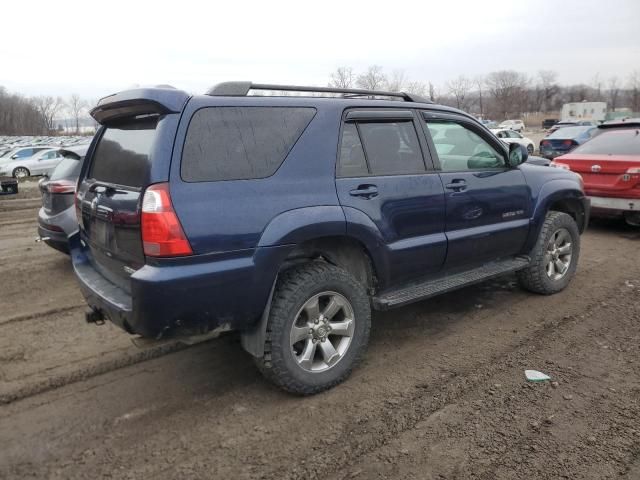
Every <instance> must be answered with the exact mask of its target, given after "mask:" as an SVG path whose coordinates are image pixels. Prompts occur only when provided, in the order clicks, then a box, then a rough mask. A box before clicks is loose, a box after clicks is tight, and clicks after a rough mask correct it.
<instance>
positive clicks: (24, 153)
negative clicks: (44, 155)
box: [17, 148, 35, 158]
mask: <svg viewBox="0 0 640 480" xmlns="http://www.w3.org/2000/svg"><path fill="white" fill-rule="evenodd" d="M34 153H35V152H34V151H33V148H23V149H22V150H20V151H18V152H17V155H18V158H27V157H30V156H31V155H33V154H34Z"/></svg>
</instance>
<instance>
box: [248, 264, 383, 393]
mask: <svg viewBox="0 0 640 480" xmlns="http://www.w3.org/2000/svg"><path fill="white" fill-rule="evenodd" d="M350 317H352V318H350ZM370 328H371V307H370V303H369V297H368V295H367V292H366V290H365V287H364V285H362V284H361V283H359V282H358V281H357V280H356V279H355V278H354V277H353V276H352V275H351V274H349V273H348V272H346V271H345V270H343V269H341V268H338V267H336V266H333V265H329V264H327V263H324V262H319V261H317V262H311V263H307V264H304V265H300V266H296V267H293V268H291V269H290V270H287V271H285V272H284V273H282V274H281V275H280V278H279V279H278V283H277V285H276V289H275V291H274V295H273V300H272V302H271V310H270V312H269V319H268V322H267V332H266V341H265V355H264V357H263V358H257V359H256V363H257V365H258V368H259V369H260V371H261V372H262V374H263V375H264V376H265V377H266V378H267V379H268V380H269V381H271V382H273V383H274V384H276V385H277V386H278V387H280V388H282V389H284V390H286V391H288V392H291V393H295V394H298V395H311V394H314V393H318V392H321V391H323V390H327V389H329V388H331V387H333V386H335V385H337V384H339V383H340V382H342V381H343V380H345V379H346V378H347V377H348V376H349V374H350V373H351V371H352V370H353V368H354V366H355V365H356V364H357V363H358V362H359V361H360V359H361V357H362V355H363V353H364V351H365V349H366V346H367V343H368V341H369V330H370Z"/></svg>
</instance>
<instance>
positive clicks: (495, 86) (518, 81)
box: [486, 70, 527, 118]
mask: <svg viewBox="0 0 640 480" xmlns="http://www.w3.org/2000/svg"><path fill="white" fill-rule="evenodd" d="M486 83H487V89H488V90H489V94H490V95H491V97H492V98H493V100H494V101H495V104H496V108H497V110H498V112H499V114H500V115H502V116H503V117H504V118H507V117H508V116H509V113H521V111H520V110H519V109H521V105H522V97H523V93H524V91H525V89H526V87H527V78H526V76H524V75H523V74H521V73H518V72H515V71H513V70H501V71H498V72H491V73H490V74H488V75H487V80H486Z"/></svg>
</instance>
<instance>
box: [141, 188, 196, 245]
mask: <svg viewBox="0 0 640 480" xmlns="http://www.w3.org/2000/svg"><path fill="white" fill-rule="evenodd" d="M140 221H141V223H142V244H143V248H144V254H145V255H147V256H150V257H178V256H184V255H192V254H193V250H191V245H189V240H187V237H186V235H185V234H184V230H182V225H180V220H178V216H177V215H176V212H175V210H174V209H173V205H172V204H171V195H170V194H169V184H168V183H157V184H155V185H151V186H150V187H149V188H147V190H146V191H145V192H144V197H143V198H142V216H141V220H140Z"/></svg>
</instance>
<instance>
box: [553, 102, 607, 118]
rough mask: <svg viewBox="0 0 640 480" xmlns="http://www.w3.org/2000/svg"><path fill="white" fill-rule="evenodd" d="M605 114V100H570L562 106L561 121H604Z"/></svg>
mask: <svg viewBox="0 0 640 480" xmlns="http://www.w3.org/2000/svg"><path fill="white" fill-rule="evenodd" d="M606 115H607V102H572V103H565V104H564V105H563V106H562V113H561V119H562V120H563V121H579V120H592V121H594V122H604V120H605V117H606Z"/></svg>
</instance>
